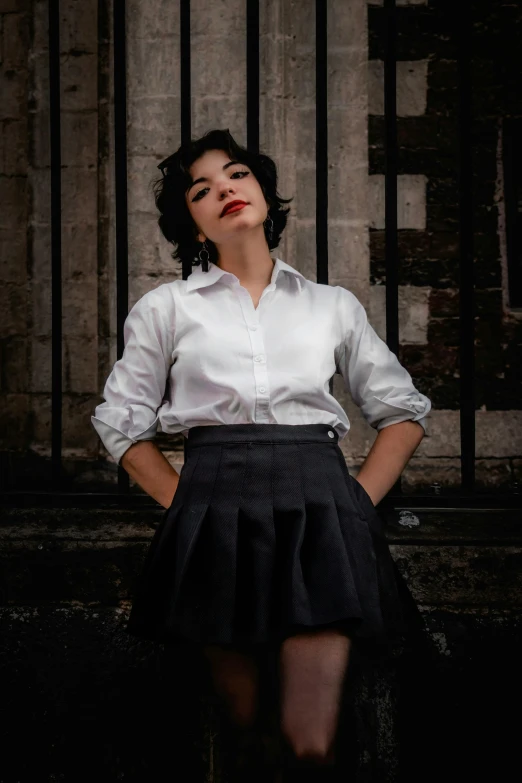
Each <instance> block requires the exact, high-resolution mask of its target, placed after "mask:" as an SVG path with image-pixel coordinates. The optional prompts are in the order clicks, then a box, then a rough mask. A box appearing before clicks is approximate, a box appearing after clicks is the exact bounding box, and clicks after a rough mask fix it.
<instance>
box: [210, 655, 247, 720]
mask: <svg viewBox="0 0 522 783" xmlns="http://www.w3.org/2000/svg"><path fill="white" fill-rule="evenodd" d="M203 652H204V655H205V657H206V658H207V660H208V662H209V664H210V671H211V675H212V682H213V685H214V689H215V691H216V693H217V694H218V696H219V697H220V699H221V702H222V704H223V705H224V706H225V709H226V713H227V715H228V717H229V718H230V720H231V721H232V722H233V723H234V725H236V726H239V727H241V728H249V727H251V726H253V725H254V723H255V721H256V718H257V713H258V702H259V668H258V666H257V663H256V661H255V658H254V656H252V655H249V654H248V653H246V652H243V651H241V650H238V649H233V648H228V647H224V646H221V645H217V644H212V645H207V646H206V647H204V650H203Z"/></svg>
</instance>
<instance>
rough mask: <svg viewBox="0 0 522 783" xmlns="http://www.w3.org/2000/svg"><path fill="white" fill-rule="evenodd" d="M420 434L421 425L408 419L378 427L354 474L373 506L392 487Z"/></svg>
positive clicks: (412, 451) (415, 447)
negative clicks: (356, 472) (366, 452)
mask: <svg viewBox="0 0 522 783" xmlns="http://www.w3.org/2000/svg"><path fill="white" fill-rule="evenodd" d="M423 437H424V429H423V427H422V425H421V424H419V423H418V422H416V421H410V420H408V421H401V422H399V424H390V425H389V427H384V428H383V429H382V430H379V432H378V434H377V437H376V438H375V441H374V443H373V445H372V447H371V449H370V451H369V452H368V455H367V457H366V459H365V461H364V462H363V464H362V467H361V469H360V470H359V473H358V474H357V477H356V481H358V482H359V484H361V485H362V486H363V487H364V489H365V490H366V492H367V493H368V495H369V496H370V499H371V501H372V503H373V504H374V506H376V505H377V503H379V502H380V501H381V500H382V499H383V497H384V496H385V495H386V494H387V493H388V492H389V491H390V489H391V488H392V487H393V485H394V484H395V482H396V481H397V479H398V478H399V476H400V475H401V473H402V471H403V470H404V468H405V467H406V465H407V464H408V462H409V460H410V459H411V456H412V454H413V453H414V452H415V450H416V449H417V447H418V446H419V443H420V442H421V440H422V439H423Z"/></svg>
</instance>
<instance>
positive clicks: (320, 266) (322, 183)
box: [315, 0, 328, 285]
mask: <svg viewBox="0 0 522 783" xmlns="http://www.w3.org/2000/svg"><path fill="white" fill-rule="evenodd" d="M327 24H328V17H327V4H326V3H323V2H321V0H316V2H315V51H316V56H315V139H316V141H315V191H316V200H315V226H316V228H315V242H316V255H317V282H318V283H323V284H324V285H327V284H328V70H327Z"/></svg>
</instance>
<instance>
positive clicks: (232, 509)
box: [126, 424, 405, 649]
mask: <svg viewBox="0 0 522 783" xmlns="http://www.w3.org/2000/svg"><path fill="white" fill-rule="evenodd" d="M397 578H398V572H397V569H396V568H395V567H394V563H393V560H392V558H391V555H390V552H389V548H388V545H387V542H386V539H385V536H384V532H383V523H382V520H381V518H380V515H379V513H378V512H377V511H376V509H375V507H374V506H373V503H372V501H371V500H370V498H369V496H368V494H367V493H366V491H365V490H364V489H363V487H362V486H361V485H360V484H359V483H358V482H357V481H356V480H355V479H354V478H352V477H351V476H350V474H349V472H348V470H347V467H346V463H345V460H344V457H343V454H342V451H341V449H340V447H339V445H338V435H337V433H336V431H335V430H334V429H332V428H331V427H329V426H328V425H325V424H312V425H286V424H239V425H236V424H234V425H216V426H204V427H194V428H193V429H191V430H190V432H189V436H188V441H187V455H186V459H185V463H184V465H183V468H182V470H181V473H180V481H179V484H178V487H177V490H176V493H175V496H174V500H173V502H172V505H171V507H170V508H169V509H168V510H167V511H166V512H165V514H164V515H163V518H162V521H161V523H160V525H159V527H158V528H157V529H156V531H155V534H154V537H153V539H152V541H151V544H150V546H149V549H148V551H147V554H146V559H145V563H144V566H143V570H142V573H141V574H140V575H139V579H138V585H137V589H136V591H135V596H134V600H133V604H132V608H131V612H130V617H129V621H128V624H127V627H126V630H127V632H128V633H130V634H131V635H133V636H137V637H140V638H143V639H150V640H154V641H157V642H161V643H171V642H194V643H198V644H201V643H205V644H211V643H214V644H224V645H245V644H246V645H251V644H263V643H269V642H276V643H278V642H280V641H282V640H283V639H285V638H286V637H288V636H291V635H293V634H295V633H299V632H300V631H302V630H304V629H305V630H307V629H312V628H317V627H328V626H334V627H337V628H341V629H343V631H345V632H346V633H347V634H348V635H350V636H351V637H352V638H353V639H354V640H365V641H366V642H376V643H377V644H378V645H379V646H380V647H381V649H382V646H383V645H384V646H385V647H387V646H388V643H389V642H392V643H393V642H394V641H395V640H396V639H397V638H400V635H401V634H402V633H403V630H404V627H405V614H404V611H403V606H402V605H401V599H400V597H399V592H398V589H397Z"/></svg>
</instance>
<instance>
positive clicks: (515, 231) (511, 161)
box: [501, 117, 522, 308]
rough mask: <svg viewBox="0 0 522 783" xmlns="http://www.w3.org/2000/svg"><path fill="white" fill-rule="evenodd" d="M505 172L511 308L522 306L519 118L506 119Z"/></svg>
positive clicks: (520, 127) (503, 162)
mask: <svg viewBox="0 0 522 783" xmlns="http://www.w3.org/2000/svg"><path fill="white" fill-rule="evenodd" d="M501 133H502V170H503V175H504V208H505V211H506V250H507V270H508V296H509V300H508V301H509V306H510V307H513V308H514V307H522V247H521V242H520V236H519V220H520V218H519V202H520V196H519V192H520V187H521V185H520V183H521V179H522V155H521V153H520V139H521V138H522V122H521V120H520V118H519V117H504V118H503V120H502V130H501Z"/></svg>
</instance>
